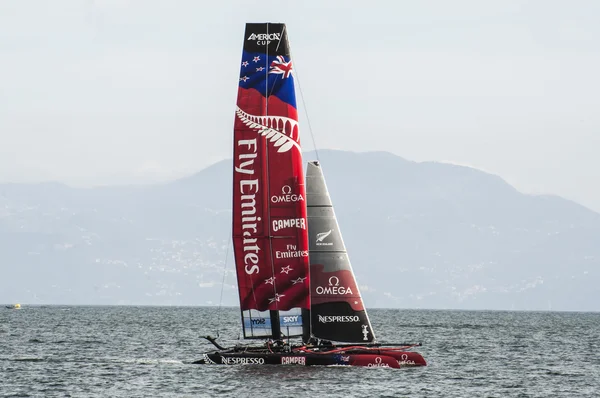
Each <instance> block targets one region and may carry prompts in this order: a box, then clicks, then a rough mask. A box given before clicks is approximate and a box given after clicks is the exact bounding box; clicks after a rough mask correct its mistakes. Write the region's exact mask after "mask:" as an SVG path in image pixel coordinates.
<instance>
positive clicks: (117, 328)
mask: <svg viewBox="0 0 600 398" xmlns="http://www.w3.org/2000/svg"><path fill="white" fill-rule="evenodd" d="M218 314H221V316H217V315H218ZM369 314H370V316H371V321H372V324H373V327H374V329H375V331H376V332H377V334H378V339H379V340H380V341H395V342H404V341H413V342H419V341H420V342H423V347H421V348H420V349H419V352H421V353H422V354H423V355H424V357H425V359H426V360H427V361H428V363H429V366H427V367H423V368H413V369H385V368H384V369H375V368H371V369H367V368H359V367H356V368H355V367H300V366H291V367H284V366H252V365H248V366H229V367H226V366H202V365H191V364H188V363H186V362H189V361H192V360H194V359H197V358H199V354H200V353H202V352H204V351H206V350H209V349H210V348H211V346H209V345H208V344H207V343H206V342H205V341H204V340H202V339H200V338H198V336H201V335H206V334H214V332H215V330H216V329H217V326H218V325H219V324H220V329H221V338H220V340H219V341H221V342H224V341H230V342H233V340H235V339H237V337H238V330H239V319H240V318H239V313H238V311H237V310H236V309H232V308H228V309H223V310H222V311H221V312H218V311H217V309H216V308H190V307H184V308H172V307H59V306H48V307H27V306H26V307H25V308H24V309H21V310H8V309H3V308H2V310H0V396H3V397H10V396H20V397H29V396H35V397H93V396H106V397H191V396H200V397H201V396H208V397H213V396H219V397H226V396H235V397H246V396H260V397H261V398H267V397H278V398H281V397H303V396H310V397H321V396H326V395H331V396H340V397H352V396H356V397H403V396H411V397H436V396H440V397H467V396H469V397H598V396H600V314H597V313H552V312H544V313H542V312H529V313H527V312H480V311H478V312H475V311H473V312H465V311H413V310H410V311H409V310H370V312H369ZM219 319H220V321H219ZM219 322H220V323H219Z"/></svg>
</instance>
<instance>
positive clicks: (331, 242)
mask: <svg viewBox="0 0 600 398" xmlns="http://www.w3.org/2000/svg"><path fill="white" fill-rule="evenodd" d="M306 205H307V210H308V237H309V258H310V286H311V321H312V333H313V335H314V336H315V337H317V338H320V339H326V340H332V341H339V342H348V343H359V342H361V343H368V342H373V341H374V340H375V334H374V332H373V328H372V327H371V322H370V320H369V316H368V315H367V311H366V309H365V307H364V305H363V301H362V297H361V295H360V291H359V289H358V285H357V283H356V278H355V276H354V272H353V271H352V266H351V265H350V259H349V257H348V253H347V251H346V246H345V245H344V240H343V239H342V234H341V231H340V228H339V225H338V222H337V218H336V216H335V212H334V209H333V204H332V202H331V198H330V196H329V192H328V191H327V185H326V183H325V178H324V176H323V172H322V169H321V166H320V164H319V162H316V161H313V162H309V163H308V169H307V172H306Z"/></svg>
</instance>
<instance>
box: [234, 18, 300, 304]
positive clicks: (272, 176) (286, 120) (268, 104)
mask: <svg viewBox="0 0 600 398" xmlns="http://www.w3.org/2000/svg"><path fill="white" fill-rule="evenodd" d="M267 32H270V33H267ZM261 41H262V42H263V44H262V45H261V43H260V42H261ZM276 41H279V43H276ZM267 98H268V101H267V100H266V99H267ZM233 145H234V171H233V243H234V251H235V262H236V272H237V279H238V288H239V294H240V305H241V309H242V310H249V309H256V310H260V311H265V310H289V309H291V308H306V309H308V308H310V291H309V278H308V275H309V271H308V268H309V262H308V230H307V222H306V204H305V197H306V192H305V186H304V172H303V167H302V152H301V148H300V138H299V135H298V116H297V110H296V102H295V93H294V82H293V69H292V63H291V60H290V56H289V49H288V45H287V37H286V34H285V26H284V25H282V24H269V25H268V27H267V25H266V24H247V25H246V34H245V41H244V51H243V53H242V61H241V69H240V83H239V88H238V100H237V109H236V115H235V124H234V142H233Z"/></svg>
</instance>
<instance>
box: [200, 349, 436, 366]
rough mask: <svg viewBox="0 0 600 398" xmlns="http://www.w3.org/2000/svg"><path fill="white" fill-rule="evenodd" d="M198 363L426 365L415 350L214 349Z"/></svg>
mask: <svg viewBox="0 0 600 398" xmlns="http://www.w3.org/2000/svg"><path fill="white" fill-rule="evenodd" d="M192 363H194V364H199V365H300V366H332V365H338V366H364V367H389V368H401V367H412V366H425V365H426V362H425V359H424V358H423V357H422V356H421V354H419V353H417V352H412V351H385V350H381V351H380V350H377V352H358V353H356V352H353V353H327V352H321V353H270V352H265V353H248V352H235V353H228V352H213V353H208V354H204V355H203V357H202V358H201V359H199V360H197V361H194V362H192Z"/></svg>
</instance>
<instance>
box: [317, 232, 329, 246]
mask: <svg viewBox="0 0 600 398" xmlns="http://www.w3.org/2000/svg"><path fill="white" fill-rule="evenodd" d="M332 232H333V229H330V230H329V231H327V232H319V233H318V234H317V239H316V244H317V246H332V245H333V242H323V241H324V240H325V239H326V238H327V237H328V236H329V235H331V233H332Z"/></svg>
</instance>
